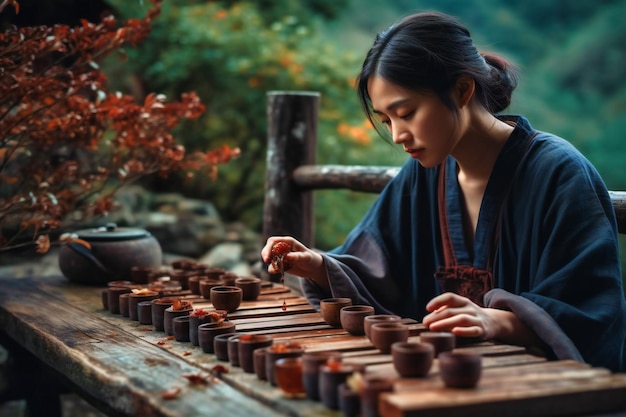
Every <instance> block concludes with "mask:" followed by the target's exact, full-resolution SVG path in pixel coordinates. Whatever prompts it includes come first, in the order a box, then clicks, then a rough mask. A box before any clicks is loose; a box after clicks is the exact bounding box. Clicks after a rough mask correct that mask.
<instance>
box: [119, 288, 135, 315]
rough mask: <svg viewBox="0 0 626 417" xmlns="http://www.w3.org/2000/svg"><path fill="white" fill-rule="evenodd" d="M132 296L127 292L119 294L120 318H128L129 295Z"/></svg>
mask: <svg viewBox="0 0 626 417" xmlns="http://www.w3.org/2000/svg"><path fill="white" fill-rule="evenodd" d="M131 294H132V292H127V293H124V294H120V296H119V298H118V299H119V303H120V314H121V315H122V317H129V316H130V308H129V305H130V295H131Z"/></svg>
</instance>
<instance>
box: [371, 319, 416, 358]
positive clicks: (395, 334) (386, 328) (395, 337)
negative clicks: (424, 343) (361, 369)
mask: <svg viewBox="0 0 626 417" xmlns="http://www.w3.org/2000/svg"><path fill="white" fill-rule="evenodd" d="M408 339H409V326H407V325H406V324H403V323H399V322H381V323H374V324H373V325H372V327H371V328H370V340H371V342H372V344H373V345H374V347H375V348H376V349H378V350H380V352H381V353H384V354H387V353H389V352H391V345H392V344H394V343H396V342H406V341H407V340H408Z"/></svg>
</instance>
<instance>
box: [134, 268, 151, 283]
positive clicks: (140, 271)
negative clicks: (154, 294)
mask: <svg viewBox="0 0 626 417" xmlns="http://www.w3.org/2000/svg"><path fill="white" fill-rule="evenodd" d="M153 272H154V268H153V267H151V266H140V265H135V266H131V268H130V280H131V281H132V282H134V283H135V284H147V283H148V281H149V280H150V277H151V276H152V273H153Z"/></svg>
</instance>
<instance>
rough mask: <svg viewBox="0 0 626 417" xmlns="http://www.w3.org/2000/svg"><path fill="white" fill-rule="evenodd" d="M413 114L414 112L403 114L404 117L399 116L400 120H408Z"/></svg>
mask: <svg viewBox="0 0 626 417" xmlns="http://www.w3.org/2000/svg"><path fill="white" fill-rule="evenodd" d="M414 114H415V112H414V111H412V112H410V113H407V114H405V115H404V116H399V117H400V118H401V119H402V120H409V119H410V118H411V117H413V115H414Z"/></svg>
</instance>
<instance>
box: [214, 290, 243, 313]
mask: <svg viewBox="0 0 626 417" xmlns="http://www.w3.org/2000/svg"><path fill="white" fill-rule="evenodd" d="M242 295H243V291H241V288H239V287H229V286H226V285H224V286H219V287H213V288H211V303H213V307H215V308H216V309H218V310H226V311H228V312H229V313H231V312H233V311H235V310H237V309H238V308H239V306H240V305H241V299H242Z"/></svg>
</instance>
